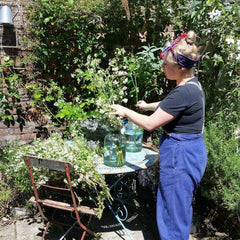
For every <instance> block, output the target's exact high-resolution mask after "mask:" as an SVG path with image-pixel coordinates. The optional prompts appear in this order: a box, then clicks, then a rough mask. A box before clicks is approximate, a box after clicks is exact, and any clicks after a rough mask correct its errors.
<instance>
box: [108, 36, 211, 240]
mask: <svg viewBox="0 0 240 240" xmlns="http://www.w3.org/2000/svg"><path fill="white" fill-rule="evenodd" d="M195 39H196V35H195V33H194V32H193V31H190V32H188V33H187V34H182V35H181V36H180V37H178V38H177V39H175V40H174V41H173V42H172V43H171V44H170V45H169V46H168V47H166V48H165V49H164V50H163V51H162V53H161V55H160V57H161V58H162V59H163V64H162V67H163V70H164V74H165V76H166V78H168V79H169V80H174V81H176V87H175V88H174V89H173V90H172V91H171V92H170V93H169V94H168V96H167V97H166V98H164V99H163V100H162V101H161V102H155V103H146V102H145V101H139V102H138V103H137V104H136V106H137V107H138V108H139V109H141V110H148V111H149V110H153V111H154V113H153V114H151V115H150V116H147V115H143V114H140V113H137V112H135V111H133V110H130V109H128V108H126V107H123V106H120V105H111V106H110V107H111V108H112V109H114V110H115V113H114V114H117V115H119V116H122V117H127V118H128V119H130V120H131V121H133V122H134V123H135V124H137V125H139V126H141V127H142V128H144V129H146V130H148V131H153V130H154V129H156V128H158V127H160V126H162V127H163V131H164V133H163V135H162V136H161V138H160V144H159V163H160V176H159V187H158V195H157V224H158V230H159V233H160V237H161V240H187V239H189V233H190V228H191V221H192V205H191V202H192V199H193V193H194V191H195V190H196V188H197V186H198V184H199V182H200V180H201V178H202V176H203V173H204V171H205V167H206V161H207V156H206V155H207V154H206V147H205V143H204V140H203V125H204V105H205V103H204V102H205V99H204V93H203V90H202V88H201V84H200V83H199V82H198V79H197V78H196V77H195V76H194V73H193V70H192V67H193V66H194V64H195V63H197V61H198V58H199V53H198V48H197V47H196V45H195Z"/></svg>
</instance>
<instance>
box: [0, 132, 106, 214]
mask: <svg viewBox="0 0 240 240" xmlns="http://www.w3.org/2000/svg"><path fill="white" fill-rule="evenodd" d="M86 146H87V147H86ZM98 152H100V150H99V149H98V148H97V146H94V148H93V147H91V146H90V145H89V144H88V143H87V142H86V140H85V139H84V138H83V136H78V137H76V136H75V137H74V138H73V139H72V140H71V141H67V140H64V139H62V138H61V137H60V136H59V135H58V134H53V135H52V136H50V137H49V138H48V139H46V140H40V139H38V140H35V141H34V143H33V144H32V145H23V146H20V145H18V144H14V145H10V146H8V147H4V149H3V153H2V155H1V156H0V157H1V159H2V161H1V163H0V168H1V169H3V174H4V176H5V178H6V182H7V183H8V184H9V185H10V186H11V187H12V189H16V190H17V191H18V192H19V194H22V195H25V197H26V196H29V195H30V194H32V187H31V182H30V178H29V174H28V170H27V166H26V164H25V163H24V160H23V157H22V156H23V155H24V154H33V155H36V156H38V157H40V158H47V159H55V160H59V161H68V162H71V163H73V165H74V170H75V171H74V173H73V174H72V180H73V186H74V188H76V189H81V191H85V192H87V195H86V196H84V197H85V198H84V199H83V196H81V195H79V198H78V200H79V201H82V200H86V199H88V200H91V201H94V202H95V203H96V206H97V208H98V210H97V214H98V216H99V217H100V216H101V214H102V211H103V209H104V200H105V199H106V198H110V194H109V189H108V187H107V185H106V183H105V180H104V177H103V175H100V174H98V173H97V172H96V171H95V169H94V167H95V164H96V163H97V162H98V161H101V160H102V155H100V154H99V153H98ZM41 173H42V172H41V171H39V173H38V176H37V178H38V181H40V182H42V183H44V182H48V181H50V180H52V179H55V178H56V177H58V176H56V175H52V174H51V173H50V172H49V173H48V175H47V176H48V177H47V178H45V177H43V175H42V174H41ZM61 175H62V174H61ZM76 192H77V190H76ZM17 197H18V196H16V198H17ZM26 199H28V198H26Z"/></svg>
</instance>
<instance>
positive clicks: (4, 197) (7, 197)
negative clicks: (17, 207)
mask: <svg viewBox="0 0 240 240" xmlns="http://www.w3.org/2000/svg"><path fill="white" fill-rule="evenodd" d="M11 197H12V191H11V188H10V187H9V186H7V185H6V184H5V183H4V182H3V181H0V217H4V216H6V212H5V211H6V209H7V208H8V205H9V203H10V202H11Z"/></svg>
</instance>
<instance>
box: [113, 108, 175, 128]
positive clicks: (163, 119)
mask: <svg viewBox="0 0 240 240" xmlns="http://www.w3.org/2000/svg"><path fill="white" fill-rule="evenodd" d="M109 107H110V108H112V109H113V110H115V113H114V114H116V115H119V116H121V117H127V118H128V119H130V120H131V121H132V122H134V123H135V124H137V125H138V126H140V127H142V128H144V129H146V130H147V131H153V130H154V129H156V128H158V127H160V126H164V125H165V124H167V123H168V122H171V121H172V120H173V119H174V116H172V115H171V114H169V113H167V112H165V111H163V110H162V109H161V108H160V107H159V108H157V110H156V111H155V112H154V113H153V114H151V115H150V116H147V115H144V114H140V113H137V112H135V111H133V110H131V109H129V108H126V107H123V106H121V105H117V104H114V105H111V106H109Z"/></svg>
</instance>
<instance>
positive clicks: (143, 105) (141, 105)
mask: <svg viewBox="0 0 240 240" xmlns="http://www.w3.org/2000/svg"><path fill="white" fill-rule="evenodd" d="M147 106H148V104H147V103H146V102H145V101H144V100H140V101H138V102H137V104H136V105H135V107H137V108H139V109H140V110H144V111H146V110H147Z"/></svg>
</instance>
